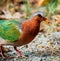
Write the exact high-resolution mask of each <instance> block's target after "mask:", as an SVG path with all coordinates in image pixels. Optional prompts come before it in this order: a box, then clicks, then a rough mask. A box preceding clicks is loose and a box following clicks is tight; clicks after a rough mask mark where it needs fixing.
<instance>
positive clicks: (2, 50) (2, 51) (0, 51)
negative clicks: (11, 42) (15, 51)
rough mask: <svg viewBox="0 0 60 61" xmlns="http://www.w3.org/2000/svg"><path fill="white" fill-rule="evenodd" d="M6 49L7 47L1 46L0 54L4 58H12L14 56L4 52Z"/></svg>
mask: <svg viewBox="0 0 60 61" xmlns="http://www.w3.org/2000/svg"><path fill="white" fill-rule="evenodd" d="M5 51H8V50H7V49H4V48H3V47H2V46H0V56H1V57H2V59H10V58H12V57H9V56H6V55H5V54H4V52H5Z"/></svg>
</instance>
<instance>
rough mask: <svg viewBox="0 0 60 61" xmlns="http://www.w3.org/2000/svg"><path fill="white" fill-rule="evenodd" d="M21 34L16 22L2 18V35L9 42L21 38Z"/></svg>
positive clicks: (0, 35)
mask: <svg viewBox="0 0 60 61" xmlns="http://www.w3.org/2000/svg"><path fill="white" fill-rule="evenodd" d="M19 35H20V32H19V30H18V28H17V23H16V22H14V21H3V20H0V37H2V38H3V39H5V40H8V41H9V42H14V41H16V40H17V39H18V38H19Z"/></svg>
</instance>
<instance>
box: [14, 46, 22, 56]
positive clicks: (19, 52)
mask: <svg viewBox="0 0 60 61" xmlns="http://www.w3.org/2000/svg"><path fill="white" fill-rule="evenodd" d="M14 49H15V51H16V52H17V55H18V57H22V53H21V51H19V50H18V49H17V47H16V46H14Z"/></svg>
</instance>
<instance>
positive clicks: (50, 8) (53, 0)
mask: <svg viewBox="0 0 60 61" xmlns="http://www.w3.org/2000/svg"><path fill="white" fill-rule="evenodd" d="M57 6H58V0H50V2H47V5H46V10H47V15H48V16H49V15H53V14H54V13H55V12H56V8H57Z"/></svg>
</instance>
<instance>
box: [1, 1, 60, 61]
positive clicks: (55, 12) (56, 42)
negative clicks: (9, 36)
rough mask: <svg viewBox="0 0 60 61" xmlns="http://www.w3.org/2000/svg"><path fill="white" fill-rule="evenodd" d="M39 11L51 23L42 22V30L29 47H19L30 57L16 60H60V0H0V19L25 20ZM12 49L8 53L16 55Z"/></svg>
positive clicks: (15, 60)
mask: <svg viewBox="0 0 60 61" xmlns="http://www.w3.org/2000/svg"><path fill="white" fill-rule="evenodd" d="M38 11H40V12H42V14H43V15H44V16H45V17H46V18H48V20H49V21H50V23H49V25H46V23H44V22H42V23H41V30H42V32H41V33H39V34H38V35H37V37H36V38H35V39H34V40H33V41H32V42H31V43H30V44H28V46H27V47H26V46H22V47H19V48H18V49H20V50H21V51H22V53H23V54H24V55H26V56H27V57H28V58H15V59H14V61H20V60H21V61H60V0H0V20H12V21H13V20H16V21H18V22H20V21H21V22H23V21H24V20H26V19H29V18H30V16H31V15H34V13H35V12H38ZM7 47H8V48H9V46H7ZM10 49H11V50H13V52H12V53H7V54H13V55H15V54H14V49H13V48H12V47H11V48H10ZM17 59H18V60H17ZM7 61H9V60H7ZM11 61H12V60H11Z"/></svg>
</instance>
